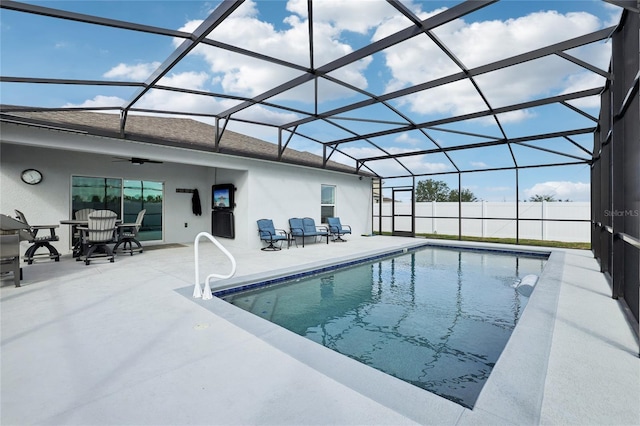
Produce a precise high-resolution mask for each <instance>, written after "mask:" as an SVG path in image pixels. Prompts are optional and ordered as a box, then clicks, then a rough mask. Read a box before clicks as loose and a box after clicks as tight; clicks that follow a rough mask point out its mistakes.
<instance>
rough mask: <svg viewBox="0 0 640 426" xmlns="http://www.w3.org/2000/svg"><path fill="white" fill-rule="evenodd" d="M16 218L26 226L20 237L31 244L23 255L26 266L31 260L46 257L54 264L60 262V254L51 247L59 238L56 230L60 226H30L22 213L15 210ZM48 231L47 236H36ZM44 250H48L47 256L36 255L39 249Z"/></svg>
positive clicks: (43, 254) (42, 254)
mask: <svg viewBox="0 0 640 426" xmlns="http://www.w3.org/2000/svg"><path fill="white" fill-rule="evenodd" d="M15 212H16V216H17V217H18V220H19V221H20V222H22V223H24V224H25V225H26V227H25V229H24V232H21V233H20V235H21V237H22V238H23V239H25V240H27V242H29V243H31V246H29V248H28V249H27V251H25V253H24V261H25V262H27V264H29V265H31V264H32V263H33V260H34V259H36V258H40V257H43V258H44V257H46V258H48V259H53V260H55V261H56V262H59V261H60V253H58V250H57V249H56V248H55V247H54V246H52V245H51V243H52V242H53V241H59V240H60V237H58V236H57V235H56V228H58V227H59V226H60V225H30V224H29V222H28V221H27V218H26V217H25V215H24V213H22V212H21V211H20V210H15ZM43 229H48V230H49V234H46V233H45V234H43V233H40V234H38V233H39V232H40V231H41V230H43ZM41 248H46V249H47V250H49V254H45V253H38V254H37V253H36V252H37V251H38V250H39V249H41Z"/></svg>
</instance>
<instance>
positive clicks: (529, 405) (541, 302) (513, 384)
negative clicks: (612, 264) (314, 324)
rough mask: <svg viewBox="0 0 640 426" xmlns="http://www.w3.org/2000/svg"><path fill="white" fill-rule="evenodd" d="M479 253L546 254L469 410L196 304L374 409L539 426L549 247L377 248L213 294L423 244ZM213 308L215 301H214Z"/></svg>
mask: <svg viewBox="0 0 640 426" xmlns="http://www.w3.org/2000/svg"><path fill="white" fill-rule="evenodd" d="M426 245H429V246H441V247H445V248H463V249H471V250H473V249H480V250H483V251H484V250H489V251H499V252H508V253H518V252H521V253H527V254H531V253H535V254H540V255H548V259H547V262H546V264H545V268H544V270H543V271H542V273H541V274H540V277H539V279H538V282H537V284H536V289H535V290H534V292H533V293H532V294H531V296H530V298H529V301H528V303H527V306H526V308H525V309H524V311H523V314H522V317H521V318H520V320H519V322H518V325H517V326H516V327H515V329H514V331H513V333H512V335H511V338H510V339H509V341H508V342H507V345H506V346H505V348H504V349H503V351H502V354H501V355H500V357H499V358H498V361H497V362H496V365H495V367H494V368H493V370H492V373H491V375H490V376H489V379H488V380H487V382H486V383H485V385H484V387H483V389H482V391H481V393H480V395H479V396H478V399H477V401H476V404H475V406H474V408H473V409H468V408H465V407H463V406H461V405H458V404H456V403H454V402H452V401H449V400H447V399H445V398H442V397H440V396H438V395H435V394H433V393H431V392H428V391H426V390H423V389H421V388H418V387H416V386H413V385H411V384H409V383H407V382H404V381H402V380H400V379H397V378H395V377H393V376H390V375H387V374H386V373H383V372H381V371H378V370H376V369H375V368H373V367H369V366H367V365H364V364H361V363H359V362H357V361H355V360H352V359H351V358H349V357H347V356H345V355H342V354H339V353H337V352H334V351H333V350H331V349H328V348H326V347H324V346H322V345H320V344H317V343H315V342H313V341H311V340H309V339H307V338H305V337H302V336H299V335H297V334H296V333H294V332H291V331H289V330H286V329H284V328H282V327H280V326H278V325H276V324H273V323H271V322H269V321H267V320H265V319H263V318H260V317H258V316H256V315H254V314H251V313H249V312H246V311H244V310H242V309H240V308H238V307H236V306H233V305H231V304H229V303H227V302H225V301H224V300H222V299H220V298H218V297H214V298H213V300H208V301H206V302H208V303H203V302H202V301H199V300H194V301H195V302H196V303H198V304H200V305H201V306H203V307H205V308H206V309H209V310H212V311H213V312H215V313H216V314H218V315H221V316H222V317H223V318H225V319H226V320H227V321H229V322H231V323H232V324H234V325H236V326H238V327H241V328H242V329H244V330H245V331H247V332H249V333H251V334H253V335H254V336H256V337H258V338H259V339H261V340H262V341H264V342H266V343H268V344H270V345H271V346H273V347H275V348H276V349H279V350H281V351H282V352H284V353H286V354H287V355H289V356H291V357H293V358H295V359H297V360H298V361H301V362H303V363H305V364H306V365H308V366H310V367H311V368H313V369H315V370H316V371H319V372H321V373H322V374H324V375H326V376H328V377H330V378H332V379H334V380H336V381H337V382H339V383H341V384H343V385H345V386H348V387H349V388H351V389H353V390H355V391H357V392H359V393H361V394H362V395H365V396H367V397H369V398H371V399H373V400H374V401H376V402H377V403H379V404H381V405H384V406H386V407H388V408H391V409H393V410H394V411H397V412H398V413H401V414H402V415H404V416H406V417H407V418H409V419H412V420H414V421H416V422H418V423H422V424H461V425H464V424H469V425H471V424H479V423H487V424H489V423H490V424H538V423H539V421H540V418H541V409H542V400H543V393H544V385H545V379H546V371H547V365H548V361H549V354H550V350H551V343H552V336H553V328H554V322H555V317H556V310H557V306H558V299H559V293H560V284H561V282H562V275H563V269H564V257H565V256H564V252H563V251H559V250H553V249H551V250H550V249H548V248H532V249H529V248H528V247H527V248H526V249H513V250H512V249H508V248H504V247H503V246H497V247H496V246H493V245H491V244H487V245H485V244H457V243H456V244H439V243H433V242H429V243H426V244H425V243H424V241H422V242H416V243H414V244H409V245H407V246H405V247H403V248H401V249H399V250H398V249H397V248H396V249H388V250H376V251H372V252H368V253H364V254H362V253H361V254H360V255H357V256H353V257H351V258H349V259H342V260H341V261H332V262H317V263H313V264H309V265H305V267H304V268H302V269H300V268H286V269H285V270H279V271H273V272H272V273H271V274H268V275H269V276H265V274H257V275H259V277H258V276H255V277H253V276H244V277H242V279H239V280H235V281H234V282H230V283H228V285H225V286H224V287H218V288H216V289H215V290H214V293H217V292H219V291H224V290H225V289H227V290H228V289H230V288H239V287H242V286H243V285H249V284H247V283H253V282H255V281H256V279H259V278H261V279H262V281H266V280H269V279H279V278H281V277H283V276H288V275H289V276H290V275H291V274H295V273H304V272H307V273H308V272H310V271H314V270H318V269H322V268H331V267H335V265H337V264H343V263H345V262H358V261H364V260H362V259H367V258H371V257H375V256H379V257H385V256H388V255H389V254H390V253H393V252H396V253H397V252H398V251H399V252H402V251H406V250H415V249H416V248H418V247H422V246H426ZM212 302H213V303H212Z"/></svg>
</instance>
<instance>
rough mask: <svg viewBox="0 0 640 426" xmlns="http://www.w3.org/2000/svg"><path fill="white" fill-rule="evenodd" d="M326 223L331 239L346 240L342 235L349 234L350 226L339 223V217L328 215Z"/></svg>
mask: <svg viewBox="0 0 640 426" xmlns="http://www.w3.org/2000/svg"><path fill="white" fill-rule="evenodd" d="M327 225H329V232H331V235H333V241H339V242H345V241H347V240H345V239H343V238H342V235H346V234H351V226H349V225H343V224H341V223H340V218H339V217H328V218H327Z"/></svg>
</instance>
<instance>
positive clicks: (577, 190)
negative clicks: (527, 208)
mask: <svg viewBox="0 0 640 426" xmlns="http://www.w3.org/2000/svg"><path fill="white" fill-rule="evenodd" d="M590 188H591V187H590V185H589V184H588V183H584V182H569V181H557V182H554V181H549V182H540V183H536V184H535V185H533V187H531V188H529V189H525V190H524V194H525V196H526V198H527V199H528V198H530V197H532V196H534V195H551V196H553V197H554V198H555V199H557V200H567V199H568V200H571V201H589V199H590V195H591V190H590Z"/></svg>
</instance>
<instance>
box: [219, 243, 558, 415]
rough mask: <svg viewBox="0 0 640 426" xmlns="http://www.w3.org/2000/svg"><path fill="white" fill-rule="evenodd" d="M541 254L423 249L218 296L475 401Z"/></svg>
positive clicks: (460, 399) (433, 388)
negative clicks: (520, 287)
mask: <svg viewBox="0 0 640 426" xmlns="http://www.w3.org/2000/svg"><path fill="white" fill-rule="evenodd" d="M545 261H546V258H543V257H540V256H527V255H525V254H523V253H520V254H518V255H513V254H508V253H496V252H482V251H467V250H453V249H446V248H445V249H443V248H434V247H430V248H425V249H421V250H419V251H415V252H410V253H407V254H404V255H401V256H398V257H394V258H388V259H382V260H376V261H374V262H371V263H367V264H362V265H358V266H354V267H349V268H346V269H342V270H336V271H332V272H327V273H323V274H319V275H315V276H311V277H308V278H302V279H296V280H294V281H291V282H283V283H280V284H276V285H270V286H266V287H262V288H258V289H255V290H249V291H244V292H240V293H232V294H229V295H227V296H224V297H223V299H224V300H226V301H228V302H230V303H232V304H234V305H236V306H238V307H240V308H242V309H245V310H247V311H250V312H252V313H254V314H256V315H259V316H261V317H263V318H265V319H267V320H269V321H271V322H273V323H276V324H278V325H280V326H282V327H284V328H287V329H289V330H291V331H293V332H295V333H297V334H299V335H301V336H305V337H306V338H308V339H311V340H313V341H315V342H318V343H320V344H322V345H324V346H326V347H328V348H331V349H333V350H335V351H337V352H339V353H341V354H344V355H347V356H349V357H351V358H354V359H356V360H358V361H360V362H362V363H364V364H367V365H369V366H371V367H374V368H376V369H379V370H381V371H384V372H385V373H387V374H390V375H393V376H395V377H397V378H399V379H402V380H404V381H406V382H409V383H412V384H413V385H415V386H419V387H421V388H423V389H426V390H428V391H430V392H433V393H436V394H438V395H440V396H442V397H445V398H448V399H450V400H452V401H454V402H456V403H458V404H460V405H463V406H465V407H468V408H472V407H473V405H474V403H475V401H476V399H477V398H478V395H479V394H480V391H481V390H482V386H483V385H484V383H485V381H486V380H487V378H488V377H489V374H490V373H491V370H492V368H493V366H494V365H495V363H496V361H497V360H498V358H499V356H500V353H501V352H502V350H503V348H504V346H505V345H506V343H507V341H508V339H509V336H510V335H511V332H512V330H513V328H514V327H515V325H516V323H517V321H518V319H519V318H520V315H521V313H522V310H523V309H524V307H525V305H526V302H527V298H526V297H524V296H522V295H520V294H519V293H518V292H517V291H516V290H515V289H514V288H513V285H514V283H516V282H517V280H519V279H521V278H522V277H524V276H525V275H528V274H536V275H539V274H540V273H541V271H542V269H543V267H544V263H545Z"/></svg>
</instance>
